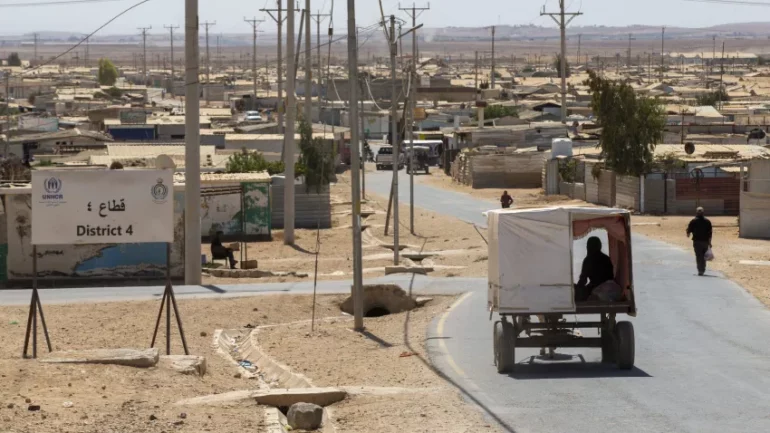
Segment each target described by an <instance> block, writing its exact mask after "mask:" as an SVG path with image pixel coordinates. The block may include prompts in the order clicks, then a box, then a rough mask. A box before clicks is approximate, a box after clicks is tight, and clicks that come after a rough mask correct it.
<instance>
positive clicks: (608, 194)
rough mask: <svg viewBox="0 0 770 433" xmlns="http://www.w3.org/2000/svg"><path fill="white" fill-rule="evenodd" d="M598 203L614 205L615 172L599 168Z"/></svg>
mask: <svg viewBox="0 0 770 433" xmlns="http://www.w3.org/2000/svg"><path fill="white" fill-rule="evenodd" d="M599 204H601V205H604V206H615V172H613V171H610V170H601V174H600V175H599Z"/></svg>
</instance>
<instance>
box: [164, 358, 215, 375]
mask: <svg viewBox="0 0 770 433" xmlns="http://www.w3.org/2000/svg"><path fill="white" fill-rule="evenodd" d="M160 365H161V366H162V367H167V368H170V369H171V370H174V371H176V372H177V373H181V374H194V375H198V376H203V375H204V374H206V358H204V357H203V356H196V355H168V356H161V357H160Z"/></svg>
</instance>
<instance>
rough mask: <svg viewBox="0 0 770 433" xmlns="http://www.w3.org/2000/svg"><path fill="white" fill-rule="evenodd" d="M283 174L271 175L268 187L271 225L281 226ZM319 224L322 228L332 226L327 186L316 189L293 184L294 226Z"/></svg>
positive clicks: (313, 226) (279, 227)
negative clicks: (271, 180)
mask: <svg viewBox="0 0 770 433" xmlns="http://www.w3.org/2000/svg"><path fill="white" fill-rule="evenodd" d="M284 183H285V179H284V177H283V176H273V182H272V186H271V187H270V200H271V203H270V212H271V220H272V222H271V227H272V228H274V229H282V228H283V200H284V198H283V197H284V195H283V193H284ZM319 224H320V226H321V228H322V229H328V228H331V226H332V206H331V199H330V189H329V186H328V185H327V186H324V187H321V188H320V189H319V190H316V188H315V187H311V188H310V189H309V190H308V187H307V186H306V185H294V226H295V227H296V228H300V229H314V228H316V227H318V225H319Z"/></svg>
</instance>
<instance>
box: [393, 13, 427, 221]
mask: <svg viewBox="0 0 770 433" xmlns="http://www.w3.org/2000/svg"><path fill="white" fill-rule="evenodd" d="M399 9H400V10H402V11H406V13H407V14H408V15H409V17H410V18H412V29H411V32H412V67H411V68H410V71H409V74H410V78H411V81H410V82H411V85H410V86H409V93H410V94H409V95H407V97H408V98H409V111H408V113H407V120H408V121H407V122H406V126H405V137H404V138H408V139H409V156H410V158H414V137H413V136H412V132H413V125H412V124H413V123H414V110H415V108H416V107H417V98H416V96H417V91H416V90H415V88H416V87H417V66H418V64H419V61H418V58H417V17H418V16H419V15H420V14H422V13H423V12H424V11H427V10H430V3H428V5H427V6H426V7H422V8H418V7H417V6H415V4H414V3H412V7H411V8H402V7H401V5H399ZM408 164H409V166H408V167H409V231H410V232H411V233H412V234H414V168H413V167H412V166H411V165H412V163H411V162H408Z"/></svg>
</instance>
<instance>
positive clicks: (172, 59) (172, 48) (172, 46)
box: [163, 25, 179, 96]
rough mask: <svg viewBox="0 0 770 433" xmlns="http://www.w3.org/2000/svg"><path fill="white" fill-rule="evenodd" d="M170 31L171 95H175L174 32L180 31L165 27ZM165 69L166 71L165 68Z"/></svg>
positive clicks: (175, 27) (176, 27) (172, 27)
mask: <svg viewBox="0 0 770 433" xmlns="http://www.w3.org/2000/svg"><path fill="white" fill-rule="evenodd" d="M163 27H165V28H167V29H168V31H169V32H170V33H171V35H170V36H169V39H170V40H171V86H170V87H171V88H170V89H169V91H170V92H171V95H172V96H173V95H174V30H176V29H178V28H179V26H173V25H171V26H163ZM163 69H166V68H165V67H164V68H163Z"/></svg>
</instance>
